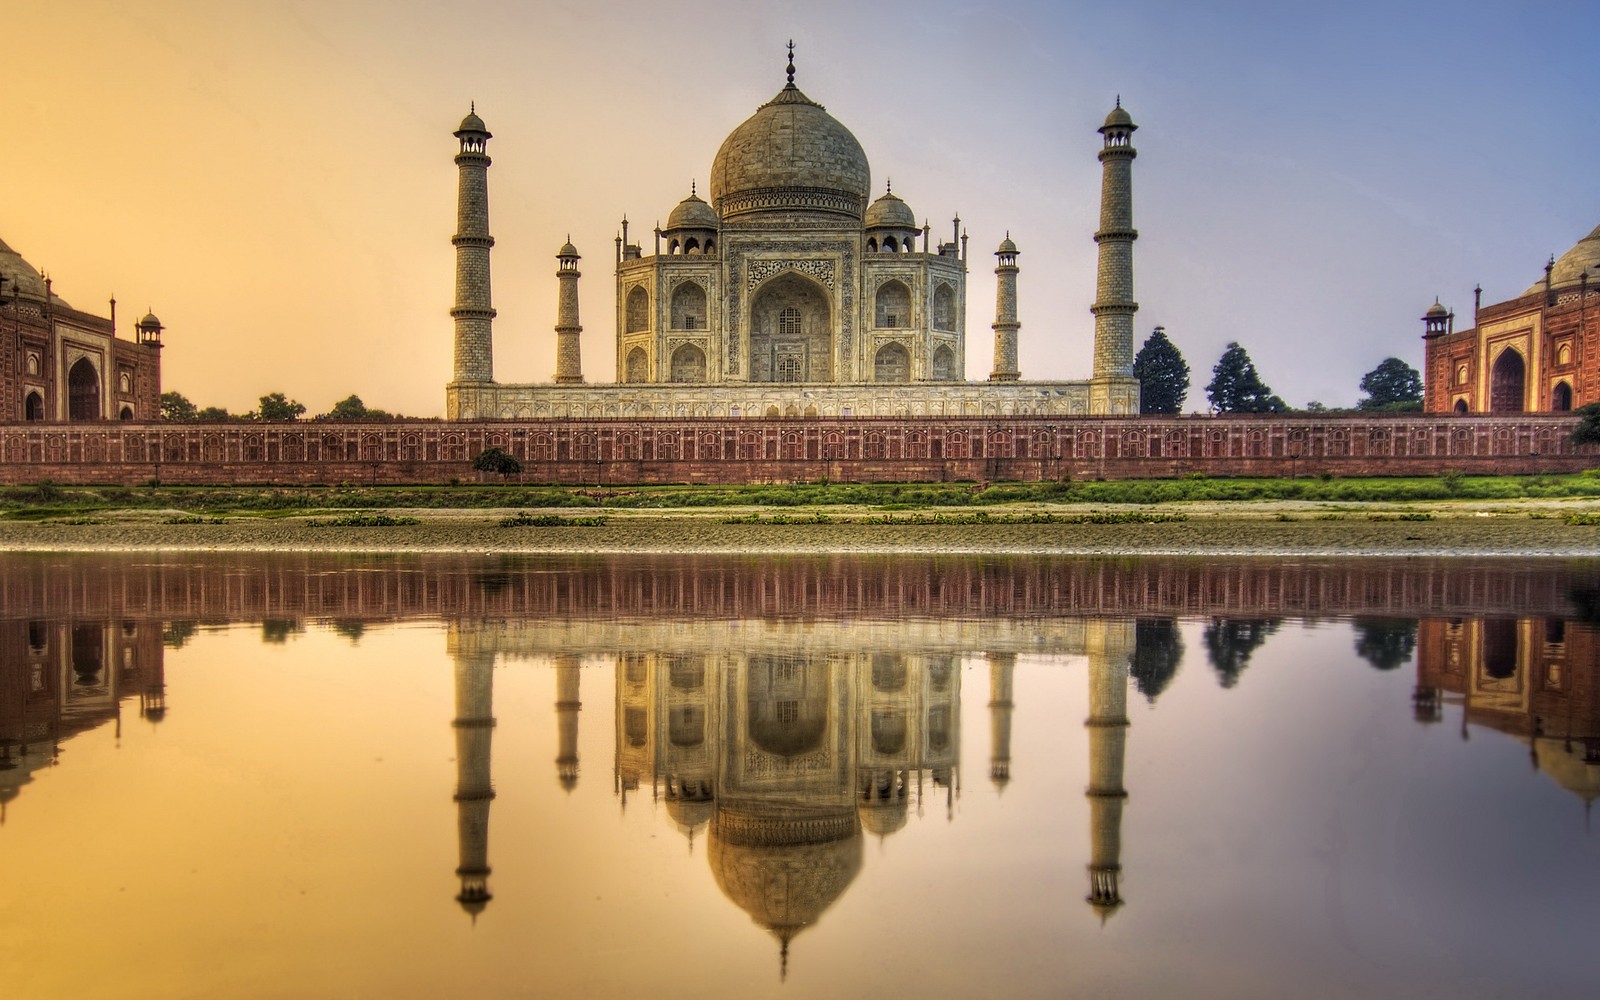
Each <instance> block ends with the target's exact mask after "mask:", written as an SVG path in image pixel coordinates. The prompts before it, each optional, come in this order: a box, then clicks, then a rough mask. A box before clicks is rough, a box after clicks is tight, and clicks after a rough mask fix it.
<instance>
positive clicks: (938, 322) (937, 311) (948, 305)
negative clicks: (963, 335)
mask: <svg viewBox="0 0 1600 1000" xmlns="http://www.w3.org/2000/svg"><path fill="white" fill-rule="evenodd" d="M933 328H934V329H935V330H954V329H955V328H956V291H955V289H953V288H951V287H950V286H949V285H948V284H947V283H945V282H943V281H941V282H939V285H938V287H937V288H935V289H934V290H933Z"/></svg>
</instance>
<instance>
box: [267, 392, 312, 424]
mask: <svg viewBox="0 0 1600 1000" xmlns="http://www.w3.org/2000/svg"><path fill="white" fill-rule="evenodd" d="M304 412H306V407H305V404H304V403H297V402H295V401H294V400H292V399H290V398H289V397H287V396H285V395H284V394H283V393H281V392H269V393H267V394H266V395H265V396H262V397H261V405H260V406H258V407H257V408H256V412H255V417H256V419H257V420H298V419H300V415H301V414H302V413H304Z"/></svg>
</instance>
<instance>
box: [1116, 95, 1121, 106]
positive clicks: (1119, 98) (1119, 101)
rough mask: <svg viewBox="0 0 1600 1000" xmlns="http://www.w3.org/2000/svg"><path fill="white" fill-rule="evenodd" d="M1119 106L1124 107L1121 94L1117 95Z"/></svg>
mask: <svg viewBox="0 0 1600 1000" xmlns="http://www.w3.org/2000/svg"><path fill="white" fill-rule="evenodd" d="M1117 107H1119V108H1120V107H1122V95H1121V94H1118V95H1117Z"/></svg>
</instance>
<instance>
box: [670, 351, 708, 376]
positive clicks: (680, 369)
mask: <svg viewBox="0 0 1600 1000" xmlns="http://www.w3.org/2000/svg"><path fill="white" fill-rule="evenodd" d="M671 378H672V381H674V382H704V381H705V380H706V352H705V351H702V350H701V349H700V348H698V347H696V346H695V345H694V344H684V345H682V346H680V347H679V348H678V349H677V350H676V351H673V352H672V375H671Z"/></svg>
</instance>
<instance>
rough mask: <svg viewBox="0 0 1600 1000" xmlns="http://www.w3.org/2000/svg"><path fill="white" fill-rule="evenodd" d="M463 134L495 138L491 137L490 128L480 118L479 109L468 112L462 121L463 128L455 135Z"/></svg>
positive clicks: (457, 130)
mask: <svg viewBox="0 0 1600 1000" xmlns="http://www.w3.org/2000/svg"><path fill="white" fill-rule="evenodd" d="M463 132H476V133H478V134H479V135H483V136H488V137H489V138H491V139H492V138H494V137H493V136H491V135H489V127H488V126H487V125H485V124H484V123H483V119H482V118H479V117H478V111H477V108H473V110H471V111H469V112H467V117H465V118H463V119H461V127H460V128H458V129H456V131H455V134H456V135H457V136H459V135H461V134H462V133H463Z"/></svg>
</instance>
